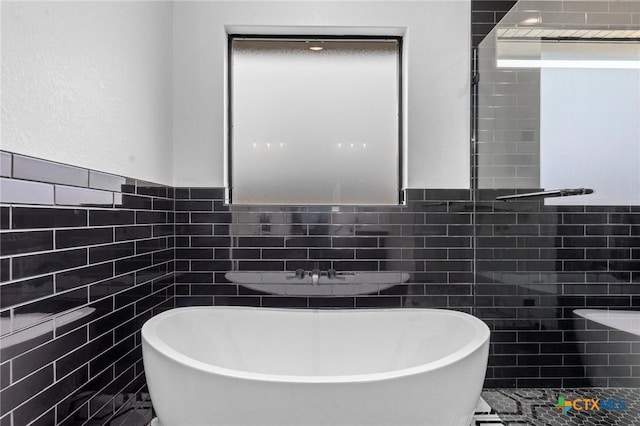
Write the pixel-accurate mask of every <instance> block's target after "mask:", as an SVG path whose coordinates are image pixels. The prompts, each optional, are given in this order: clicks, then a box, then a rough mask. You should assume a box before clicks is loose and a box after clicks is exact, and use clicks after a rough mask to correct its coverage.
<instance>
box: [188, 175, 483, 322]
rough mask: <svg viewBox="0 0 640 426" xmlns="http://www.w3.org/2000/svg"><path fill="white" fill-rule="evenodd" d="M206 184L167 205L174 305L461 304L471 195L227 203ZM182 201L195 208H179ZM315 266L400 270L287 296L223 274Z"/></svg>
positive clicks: (466, 307)
mask: <svg viewBox="0 0 640 426" xmlns="http://www.w3.org/2000/svg"><path fill="white" fill-rule="evenodd" d="M209 192H210V194H209V196H210V197H211V198H209V199H205V198H203V197H204V196H205V195H203V194H206V191H205V190H204V189H196V191H194V188H177V189H176V196H177V197H178V199H177V200H176V209H179V208H181V207H180V206H182V208H183V210H182V211H181V212H176V270H177V271H176V305H177V306H189V305H192V304H205V305H214V304H215V305H217V304H242V305H257V306H288V307H300V308H307V307H352V308H358V307H389V308H399V307H451V308H454V309H458V310H463V311H466V312H471V309H472V306H473V293H472V284H473V245H472V244H473V242H472V235H473V229H472V225H471V224H472V216H473V203H472V201H471V192H470V191H468V190H441V191H437V190H434V191H428V192H427V193H426V196H425V191H424V190H421V189H412V190H409V192H408V199H409V202H408V204H407V205H406V206H398V207H394V206H391V207H375V206H340V207H333V208H332V207H330V206H297V207H291V206H261V207H260V206H231V207H229V206H226V205H224V203H223V198H224V191H223V190H222V189H221V188H216V189H211V190H210V191H209ZM190 197H195V198H190ZM187 206H191V207H195V208H197V210H193V211H187V210H186V208H187ZM205 209H208V210H207V211H205ZM205 218H206V219H205ZM316 266H317V267H319V268H320V269H323V270H327V269H330V268H333V269H336V270H338V271H343V272H344V271H395V272H408V273H409V279H408V280H407V282H405V283H402V284H401V285H396V286H393V287H391V288H389V289H385V290H381V291H379V292H377V293H375V294H366V295H358V296H351V297H340V298H336V297H333V296H324V297H323V296H315V297H290V298H288V297H282V296H278V295H271V294H267V293H264V292H260V291H256V290H251V289H248V288H245V287H242V286H239V285H237V284H235V283H232V282H230V281H229V280H228V279H227V278H226V277H225V274H226V272H229V271H231V270H233V271H290V272H292V271H295V270H296V269H299V268H302V269H306V270H311V269H314V268H315V267H316ZM211 283H215V285H214V286H211ZM449 290H450V291H449ZM450 293H451V294H450Z"/></svg>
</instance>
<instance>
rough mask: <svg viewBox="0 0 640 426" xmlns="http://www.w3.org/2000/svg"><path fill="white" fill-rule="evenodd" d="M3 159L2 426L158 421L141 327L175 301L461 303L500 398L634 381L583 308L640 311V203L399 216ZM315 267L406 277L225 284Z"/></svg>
mask: <svg viewBox="0 0 640 426" xmlns="http://www.w3.org/2000/svg"><path fill="white" fill-rule="evenodd" d="M2 159H3V167H2V171H3V175H8V177H5V178H3V179H2V200H3V204H2V206H1V210H0V211H1V216H0V218H1V219H2V220H1V224H2V231H1V233H0V238H1V240H0V242H1V244H2V245H1V248H0V250H1V252H0V254H1V257H0V262H1V267H2V268H1V270H2V284H1V286H0V296H1V301H0V306H1V311H0V312H1V315H2V334H3V338H2V350H1V351H0V377H1V379H2V380H1V385H2V393H1V394H0V397H1V403H0V405H1V408H2V413H3V417H2V419H0V425H2V426H4V425H11V423H10V419H12V421H13V424H12V425H13V426H17V425H23V424H27V423H29V422H30V421H32V420H35V419H38V420H37V421H36V424H52V423H54V422H57V423H61V424H69V425H71V424H113V425H115V424H131V425H133V426H135V425H137V424H144V423H145V422H148V420H149V419H148V418H145V416H144V415H142V416H140V417H139V422H138V421H134V420H133V418H134V417H133V416H134V415H135V416H138V414H140V413H147V411H144V408H145V405H146V408H147V409H148V402H146V401H145V398H146V394H145V393H144V392H145V389H144V376H143V366H142V362H141V353H140V333H139V332H140V327H141V325H142V324H143V322H144V321H145V320H146V319H148V318H150V317H151V316H152V315H154V314H155V313H158V312H160V311H162V310H165V309H168V308H172V307H174V306H192V305H247V306H263V307H291V308H403V307H435V308H449V309H456V310H461V311H465V312H470V313H473V314H475V315H477V316H478V317H480V318H481V319H483V320H484V321H485V322H486V323H487V324H488V325H489V326H490V328H491V330H492V340H491V350H490V351H491V352H490V358H489V369H488V373H487V379H486V382H485V386H486V387H488V388H516V387H517V388H527V387H553V388H560V387H569V388H575V387H584V386H607V387H634V386H635V387H638V378H639V377H640V371H639V370H640V343H638V342H637V341H633V340H631V339H630V338H629V337H628V336H627V335H625V334H623V333H617V332H615V331H610V330H606V329H604V328H600V329H598V328H597V327H595V328H593V327H592V326H587V325H586V324H585V322H584V320H582V319H579V318H578V317H576V316H575V315H574V313H573V311H574V310H575V309H578V308H597V309H607V308H615V309H632V310H638V308H639V307H640V287H639V281H640V273H639V272H640V208H637V207H630V206H618V207H585V206H574V207H555V206H545V205H544V203H543V202H542V201H518V202H509V203H506V202H502V201H495V197H496V196H498V195H505V194H507V193H513V191H494V190H480V191H468V190H422V189H412V190H409V191H408V192H407V198H408V202H407V205H406V206H397V207H396V206H389V207H373V206H340V207H331V206H298V207H291V206H262V207H257V206H228V205H226V204H225V203H224V200H223V195H224V191H223V189H222V188H175V189H174V188H170V187H164V186H159V185H152V184H149V183H146V182H140V181H137V182H136V181H134V180H130V179H126V178H121V177H118V176H112V175H105V174H102V173H98V172H94V171H90V170H86V169H79V168H75V167H69V166H64V165H59V164H54V163H50V162H44V161H40V160H35V159H30V158H27V157H23V156H18V155H13V156H12V155H10V154H7V153H3V154H2ZM316 267H318V268H319V269H322V270H327V269H330V268H334V269H336V270H338V271H341V272H405V273H407V275H406V279H405V280H399V281H398V282H397V283H394V285H392V286H390V287H388V288H380V289H378V290H377V291H373V292H370V293H368V294H361V295H341V296H333V295H316V296H309V295H306V296H296V295H289V296H287V295H277V294H270V293H269V292H266V291H260V289H261V287H260V286H257V287H256V286H253V288H252V289H251V288H248V287H246V286H241V285H238V284H237V283H234V282H230V280H229V279H228V278H227V276H226V274H227V273H228V272H230V271H278V272H285V273H287V274H292V273H293V272H294V271H295V270H296V269H299V268H303V269H305V270H310V269H313V268H316ZM308 285H310V284H308ZM586 328H589V329H588V330H585V329H586ZM585 336H586V338H585ZM585 339H587V340H585ZM145 415H146V414H145ZM136 418H138V417H136ZM113 419H116V420H113ZM123 419H129V420H127V421H124V420H123ZM87 422H88V423H87Z"/></svg>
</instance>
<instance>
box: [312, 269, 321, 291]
mask: <svg viewBox="0 0 640 426" xmlns="http://www.w3.org/2000/svg"><path fill="white" fill-rule="evenodd" d="M310 275H311V285H312V286H314V287H317V286H319V285H320V275H321V272H320V269H314V270H312V271H311V274H310Z"/></svg>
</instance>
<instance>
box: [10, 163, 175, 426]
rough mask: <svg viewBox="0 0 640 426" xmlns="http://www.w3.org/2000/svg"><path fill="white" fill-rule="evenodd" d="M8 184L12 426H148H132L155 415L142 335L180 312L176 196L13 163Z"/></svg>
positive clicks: (57, 167) (89, 174)
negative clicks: (161, 317)
mask: <svg viewBox="0 0 640 426" xmlns="http://www.w3.org/2000/svg"><path fill="white" fill-rule="evenodd" d="M2 175H3V176H4V178H3V180H2V194H1V197H2V200H1V201H2V206H0V212H1V218H2V220H0V225H1V231H0V262H1V265H0V267H1V269H2V273H1V274H0V275H1V277H2V283H1V284H0V318H1V321H2V323H1V324H2V330H1V334H2V336H1V337H0V347H1V348H0V375H1V380H0V388H1V390H0V411H1V412H2V419H0V422H1V423H2V424H5V423H8V422H10V421H11V420H12V421H13V425H14V426H19V425H26V424H27V423H30V422H31V421H34V420H36V423H37V424H69V425H72V424H83V423H84V422H85V421H90V422H92V424H115V423H118V422H121V421H124V422H125V423H120V424H130V425H132V426H135V425H136V424H140V425H143V424H145V422H144V420H143V419H140V420H139V423H136V422H135V421H133V419H134V418H135V417H129V416H130V415H131V414H132V413H133V412H134V411H136V410H138V411H140V410H139V407H145V406H146V407H147V410H146V412H148V414H150V410H149V409H148V407H150V404H149V402H148V401H145V399H147V398H148V394H147V393H146V388H145V380H144V374H143V368H142V362H141V346H140V345H141V341H140V327H141V326H142V324H143V322H144V321H146V320H147V319H148V318H150V317H151V316H152V315H154V314H156V313H158V312H161V311H163V310H165V309H170V308H172V307H173V305H174V301H173V291H174V278H173V270H174V254H173V246H174V232H173V226H174V225H173V224H174V216H173V215H174V207H173V189H172V188H168V187H164V186H158V185H153V184H150V183H147V182H142V181H136V180H133V179H128V178H124V177H120V176H114V175H108V174H104V173H100V172H95V171H92V170H87V169H82V168H78V167H71V166H67V165H64V164H58V163H53V162H49V161H44V160H40V159H35V158H30V157H24V156H19V155H12V154H10V153H6V152H2ZM34 188H36V191H35V192H33V193H31V195H29V196H27V195H24V194H21V193H20V192H19V191H30V190H32V189H34ZM51 195H53V197H51ZM126 419H130V420H126Z"/></svg>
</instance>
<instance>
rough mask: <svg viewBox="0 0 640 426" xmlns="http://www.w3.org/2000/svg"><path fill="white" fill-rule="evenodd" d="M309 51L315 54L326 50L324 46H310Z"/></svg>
mask: <svg viewBox="0 0 640 426" xmlns="http://www.w3.org/2000/svg"><path fill="white" fill-rule="evenodd" d="M309 50H313V51H314V52H319V51H321V50H324V47H322V46H310V47H309Z"/></svg>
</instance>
